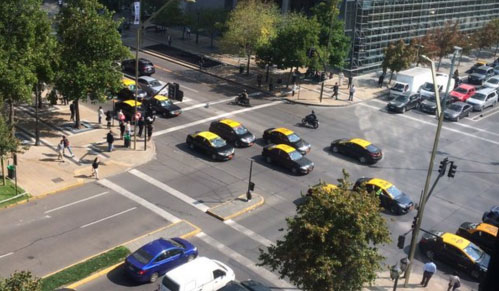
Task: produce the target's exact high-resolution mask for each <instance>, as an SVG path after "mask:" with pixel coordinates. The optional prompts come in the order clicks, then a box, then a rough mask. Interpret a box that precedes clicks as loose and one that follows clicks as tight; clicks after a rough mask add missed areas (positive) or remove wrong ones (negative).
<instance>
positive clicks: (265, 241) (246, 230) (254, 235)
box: [224, 219, 272, 247]
mask: <svg viewBox="0 0 499 291" xmlns="http://www.w3.org/2000/svg"><path fill="white" fill-rule="evenodd" d="M224 223H225V224H227V225H228V226H230V227H232V228H233V229H235V230H237V231H239V232H241V233H243V234H245V235H246V236H247V237H249V238H251V239H253V240H255V241H257V242H259V243H261V244H262V245H264V246H266V247H269V246H271V245H272V242H271V241H270V240H268V239H266V238H264V237H263V236H261V235H259V234H258V233H256V232H254V231H252V230H251V229H249V228H246V227H244V226H242V225H240V224H239V223H237V222H235V221H234V220H232V219H229V220H226V221H224Z"/></svg>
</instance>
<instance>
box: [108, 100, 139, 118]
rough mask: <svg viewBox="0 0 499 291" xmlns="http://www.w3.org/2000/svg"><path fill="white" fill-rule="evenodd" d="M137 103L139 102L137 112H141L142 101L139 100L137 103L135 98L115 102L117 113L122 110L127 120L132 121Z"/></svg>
mask: <svg viewBox="0 0 499 291" xmlns="http://www.w3.org/2000/svg"><path fill="white" fill-rule="evenodd" d="M135 104H137V112H139V113H141V112H142V109H143V108H142V102H139V101H137V103H135V100H124V101H117V102H115V104H114V111H115V114H118V112H119V111H120V110H121V111H123V114H124V115H125V121H131V120H132V117H133V114H134V113H135Z"/></svg>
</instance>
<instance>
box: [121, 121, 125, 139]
mask: <svg viewBox="0 0 499 291" xmlns="http://www.w3.org/2000/svg"><path fill="white" fill-rule="evenodd" d="M124 134H125V123H124V122H123V121H121V120H120V139H123V135H124Z"/></svg>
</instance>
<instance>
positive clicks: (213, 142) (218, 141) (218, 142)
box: [210, 137, 227, 148]
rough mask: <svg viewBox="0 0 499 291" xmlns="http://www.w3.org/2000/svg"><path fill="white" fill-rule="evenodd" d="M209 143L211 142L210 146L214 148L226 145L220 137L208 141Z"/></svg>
mask: <svg viewBox="0 0 499 291" xmlns="http://www.w3.org/2000/svg"><path fill="white" fill-rule="evenodd" d="M210 142H211V145H212V146H213V147H215V148H221V147H223V146H225V145H226V144H227V143H225V140H223V139H222V138H220V137H217V138H214V139H212V140H210Z"/></svg>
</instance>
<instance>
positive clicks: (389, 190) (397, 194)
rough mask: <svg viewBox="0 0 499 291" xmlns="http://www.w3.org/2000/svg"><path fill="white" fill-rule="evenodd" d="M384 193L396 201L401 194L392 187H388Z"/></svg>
mask: <svg viewBox="0 0 499 291" xmlns="http://www.w3.org/2000/svg"><path fill="white" fill-rule="evenodd" d="M386 191H387V192H388V193H390V195H392V197H393V199H397V198H399V197H400V196H402V192H401V191H400V190H399V189H398V188H397V187H395V186H394V185H392V186H390V188H388V189H386Z"/></svg>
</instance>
